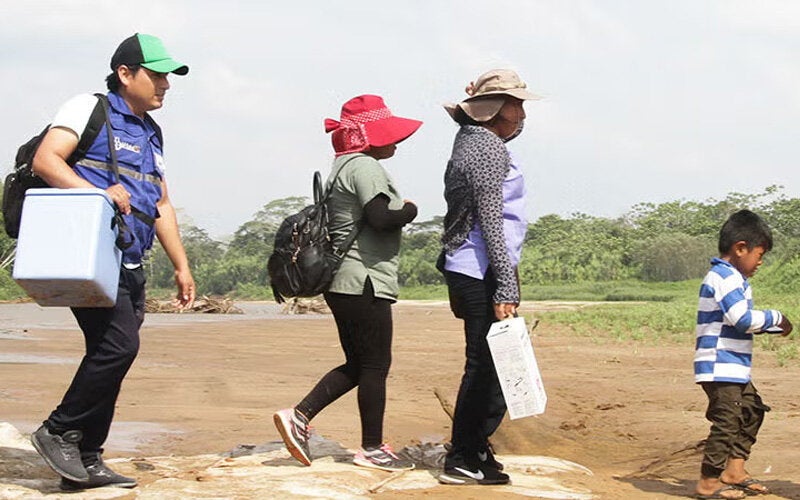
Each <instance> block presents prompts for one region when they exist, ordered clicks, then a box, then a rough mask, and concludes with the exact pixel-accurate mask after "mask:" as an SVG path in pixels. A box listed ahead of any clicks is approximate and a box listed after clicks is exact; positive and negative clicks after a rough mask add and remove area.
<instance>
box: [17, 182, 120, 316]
mask: <svg viewBox="0 0 800 500" xmlns="http://www.w3.org/2000/svg"><path fill="white" fill-rule="evenodd" d="M113 218H114V206H113V202H112V201H111V198H109V196H108V195H107V194H106V192H105V191H104V190H102V189H97V188H88V189H83V188H81V189H54V188H42V189H29V190H28V191H27V192H26V193H25V201H24V203H23V205H22V220H21V223H20V231H19V238H18V241H17V255H16V257H15V259H14V272H13V277H14V280H15V281H16V282H17V283H18V284H19V286H21V287H22V288H23V289H24V290H25V291H26V292H27V293H28V295H30V296H31V298H33V299H34V300H35V301H36V302H37V303H38V304H39V305H41V306H70V307H111V306H113V305H114V303H115V302H116V300H117V286H118V284H119V270H120V261H121V259H122V253H121V252H120V250H119V249H118V248H117V247H116V244H115V242H116V228H112V227H111V225H112V220H113Z"/></svg>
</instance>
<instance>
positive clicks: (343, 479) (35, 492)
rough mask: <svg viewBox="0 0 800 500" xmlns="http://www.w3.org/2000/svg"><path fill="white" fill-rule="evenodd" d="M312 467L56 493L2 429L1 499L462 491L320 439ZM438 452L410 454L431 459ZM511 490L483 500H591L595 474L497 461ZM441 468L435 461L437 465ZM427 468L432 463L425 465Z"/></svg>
mask: <svg viewBox="0 0 800 500" xmlns="http://www.w3.org/2000/svg"><path fill="white" fill-rule="evenodd" d="M313 439H314V440H313V441H312V443H311V446H312V450H315V454H314V462H313V464H312V465H311V466H310V467H305V466H302V465H300V464H299V463H298V462H297V461H295V460H294V459H293V458H292V457H291V456H290V455H289V454H288V452H287V451H286V450H285V449H284V447H283V446H282V445H281V443H266V444H263V445H240V446H238V447H236V448H235V449H234V450H232V451H231V452H228V453H224V454H208V455H195V456H188V457H181V456H154V457H131V458H115V459H109V460H107V463H108V464H109V465H110V466H111V467H112V468H113V469H115V470H117V471H118V472H120V473H121V474H124V475H127V476H133V477H136V478H137V479H138V480H139V483H140V486H139V487H137V488H134V489H132V490H125V489H117V488H98V489H94V490H90V491H85V492H78V493H63V492H61V491H60V490H59V489H58V477H57V476H56V475H55V473H54V472H53V471H52V470H50V469H49V468H48V467H47V466H46V465H45V463H44V461H43V460H42V459H41V458H40V457H39V455H38V454H37V453H36V451H35V450H34V449H33V447H32V446H31V444H30V442H29V440H28V436H23V435H22V434H21V433H20V432H18V431H17V429H16V428H14V426H12V425H11V424H8V423H4V422H0V498H4V499H17V498H19V499H30V498H45V499H55V498H64V499H70V500H81V499H113V498H126V499H127V498H137V499H153V500H156V499H157V500H173V499H174V500H179V499H180V500H184V499H186V498H220V499H222V498H287V499H289V498H318V499H337V500H342V499H366V498H371V497H374V496H375V495H376V494H381V493H383V494H387V495H391V494H392V492H403V494H404V496H407V497H408V496H412V497H413V496H416V495H415V492H418V493H419V496H420V497H422V496H429V495H432V494H433V493H437V494H438V495H437V496H439V497H440V498H441V497H443V496H447V495H446V493H447V492H452V494H453V495H456V494H457V492H459V491H460V492H463V490H461V489H459V487H457V486H444V485H440V484H439V483H438V482H437V480H436V476H437V474H438V472H439V470H438V469H437V468H426V467H428V466H427V465H425V464H421V467H420V468H418V469H415V470H413V471H407V472H399V473H389V472H383V471H378V470H372V469H365V468H361V467H357V466H354V465H353V464H352V463H351V457H352V452H351V451H350V450H347V449H345V448H343V447H342V446H341V445H339V444H338V443H335V442H333V441H330V440H325V439H324V438H322V437H320V436H314V437H313ZM435 446H438V445H423V448H425V449H423V450H422V451H420V450H419V449H418V447H412V448H407V449H404V453H405V454H408V455H413V452H417V453H423V454H426V455H427V456H429V457H430V456H431V455H432V454H433V453H434V452H435V451H436V448H435ZM498 459H500V460H501V461H502V462H503V464H504V465H505V470H506V471H507V472H508V473H509V474H510V475H511V478H512V481H513V484H510V485H505V486H482V487H480V492H481V496H485V497H486V498H491V497H493V496H503V497H505V498H508V497H513V496H519V497H520V498H523V497H528V498H550V499H573V500H589V499H592V498H594V496H593V495H592V492H591V491H588V490H586V489H585V488H583V487H579V486H570V483H572V484H582V483H584V481H582V479H585V478H586V476H590V475H592V472H591V471H590V470H589V469H587V468H585V467H583V466H581V465H578V464H575V463H573V462H568V461H566V460H561V459H558V458H552V457H542V456H520V455H504V456H498ZM434 462H435V460H434ZM426 463H427V461H426Z"/></svg>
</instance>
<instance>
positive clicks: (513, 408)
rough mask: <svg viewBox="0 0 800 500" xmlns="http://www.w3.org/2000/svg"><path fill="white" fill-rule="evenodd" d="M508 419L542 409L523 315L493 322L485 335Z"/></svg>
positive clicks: (543, 399)
mask: <svg viewBox="0 0 800 500" xmlns="http://www.w3.org/2000/svg"><path fill="white" fill-rule="evenodd" d="M486 340H487V342H488V343H489V350H490V351H491V352H492V360H493V361H494V367H495V370H497V377H498V378H499V379H500V387H501V388H502V390H503V397H505V400H506V406H507V407H508V416H509V418H510V419H511V420H514V419H517V418H522V417H528V416H531V415H538V414H540V413H544V409H545V406H547V394H546V393H545V392H544V384H543V383H542V376H541V374H540V373H539V365H538V364H537V363H536V356H535V355H534V353H533V345H531V339H530V337H529V336H528V329H527V327H526V326H525V319H524V318H511V319H506V320H503V321H498V322H496V323H493V324H492V326H491V328H489V333H488V334H487V335H486Z"/></svg>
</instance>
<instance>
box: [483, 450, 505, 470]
mask: <svg viewBox="0 0 800 500" xmlns="http://www.w3.org/2000/svg"><path fill="white" fill-rule="evenodd" d="M478 467H480V468H481V469H484V468H487V467H491V468H493V469H497V470H503V464H501V463H500V462H498V461H497V459H496V458H495V456H494V453H493V452H492V448H491V447H490V446H487V447H486V449H484V450H482V451H479V452H478Z"/></svg>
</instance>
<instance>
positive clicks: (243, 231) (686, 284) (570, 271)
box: [0, 186, 800, 364]
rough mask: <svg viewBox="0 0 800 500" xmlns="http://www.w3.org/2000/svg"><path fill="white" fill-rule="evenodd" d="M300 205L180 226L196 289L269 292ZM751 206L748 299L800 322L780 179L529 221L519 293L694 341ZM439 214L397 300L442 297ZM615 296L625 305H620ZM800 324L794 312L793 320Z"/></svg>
mask: <svg viewBox="0 0 800 500" xmlns="http://www.w3.org/2000/svg"><path fill="white" fill-rule="evenodd" d="M306 204H307V199H306V198H303V197H291V198H283V199H280V200H274V201H271V202H269V203H267V204H266V205H264V206H263V208H262V209H261V210H259V211H258V213H256V214H255V215H254V217H253V219H252V220H250V221H247V222H245V223H244V224H242V225H241V226H240V227H239V228H238V229H237V230H236V232H235V233H234V234H233V236H232V237H231V238H230V240H229V241H217V240H214V239H212V238H211V237H210V236H209V235H208V233H207V232H206V231H205V230H204V229H202V228H199V227H196V226H194V225H192V224H184V225H182V226H181V231H182V235H183V240H184V244H185V246H186V250H187V253H188V255H189V258H190V261H191V262H192V266H193V272H194V276H195V280H196V281H197V284H198V292H199V293H200V294H214V295H226V296H229V297H235V298H238V299H251V300H252V299H260V300H264V299H270V298H272V294H271V290H270V287H269V277H268V276H267V272H266V262H267V259H268V257H269V255H270V253H271V252H272V244H273V240H274V237H275V232H276V230H277V229H278V226H279V225H280V223H281V222H282V221H283V219H284V218H285V217H286V216H287V215H289V214H291V213H294V212H296V211H298V210H299V209H300V208H302V207H303V206H305V205H306ZM741 208H749V209H752V210H754V211H756V212H758V213H760V214H761V215H762V216H764V217H765V218H766V220H767V221H768V222H769V223H770V225H771V226H772V228H773V231H774V236H775V248H774V249H773V251H772V252H770V253H769V254H767V257H766V259H765V264H764V266H762V268H761V270H760V271H759V274H758V275H757V276H756V277H755V278H754V279H753V280H752V283H753V286H754V290H755V296H756V305H757V306H758V307H771V308H776V309H780V310H782V311H784V312H785V313H786V314H787V315H788V316H789V317H790V318H798V317H800V316H798V313H800V296H799V295H797V294H796V290H795V289H796V287H797V284H798V283H800V199H798V198H788V197H786V196H785V195H784V194H783V192H782V188H781V187H779V186H770V187H768V188H766V189H765V190H764V191H763V192H762V193H758V194H742V193H730V194H729V195H727V196H726V197H725V199H723V200H714V199H710V200H706V201H702V202H698V201H683V200H682V201H672V202H666V203H661V204H654V203H640V204H638V205H636V206H634V207H632V208H631V209H630V210H629V211H628V212H627V213H625V214H624V215H622V216H621V217H618V218H614V219H611V218H602V217H595V216H591V215H586V214H580V213H578V214H573V215H571V216H569V217H561V216H559V215H545V216H543V217H540V218H539V219H538V220H536V221H535V222H533V223H531V224H530V225H529V226H528V233H527V236H526V239H525V243H524V248H523V259H522V263H521V264H520V268H519V274H520V281H521V283H522V297H523V300H526V301H531V300H562V301H592V302H610V304H601V305H594V306H592V307H583V308H580V309H578V310H575V311H559V312H550V313H542V315H541V317H542V319H544V320H546V321H547V322H550V323H553V324H559V325H563V326H567V327H568V328H569V329H570V330H571V331H573V332H574V333H575V334H577V335H586V336H596V335H597V334H600V333H602V334H603V336H604V337H608V335H611V337H612V338H614V339H619V340H639V341H645V342H649V341H657V342H691V341H692V338H693V335H692V332H693V330H694V317H695V307H696V301H697V297H696V294H697V288H698V286H699V280H700V278H702V276H703V275H704V274H705V273H706V271H707V269H708V260H709V257H711V256H713V255H715V254H716V253H717V251H716V238H717V233H718V231H719V227H720V226H721V225H722V223H723V221H724V220H725V219H726V218H727V216H728V215H729V214H730V213H732V212H734V211H735V210H738V209H741ZM441 227H442V218H441V217H434V218H433V219H431V220H429V221H422V222H416V223H413V224H410V225H408V226H407V227H406V228H405V235H404V238H403V246H402V249H401V255H400V263H399V279H400V285H401V287H402V291H401V296H402V298H405V299H438V300H446V299H447V291H446V287H445V286H444V283H443V280H442V276H441V274H440V273H439V272H438V271H437V270H436V267H435V263H436V259H437V257H438V255H439V252H440V245H439V235H440V232H441ZM14 248H15V242H14V241H13V240H10V239H9V238H8V237H6V235H5V234H4V233H0V300H13V299H16V298H20V297H23V293H22V290H21V289H20V288H19V287H17V286H16V284H15V283H14V282H13V280H11V278H10V263H11V261H12V257H13V252H14ZM147 273H148V291H149V293H150V295H151V296H155V297H169V296H171V295H172V294H173V293H174V292H173V290H174V284H173V282H172V279H173V275H172V267H171V264H170V262H169V259H167V257H166V255H165V254H164V252H163V250H162V249H161V247H160V246H159V245H158V244H156V245H155V247H154V249H153V252H152V255H151V258H150V260H149V261H148V262H147ZM621 302H625V303H624V304H622V303H621ZM798 321H799V322H800V320H798ZM758 345H759V346H761V347H762V348H764V349H767V350H769V351H772V352H774V353H775V356H776V358H777V359H778V361H779V363H781V364H786V363H790V362H792V361H793V360H796V359H798V357H800V353H798V346H797V344H796V343H795V341H794V340H792V339H779V338H775V337H774V336H766V335H764V336H760V337H759V340H758Z"/></svg>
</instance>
